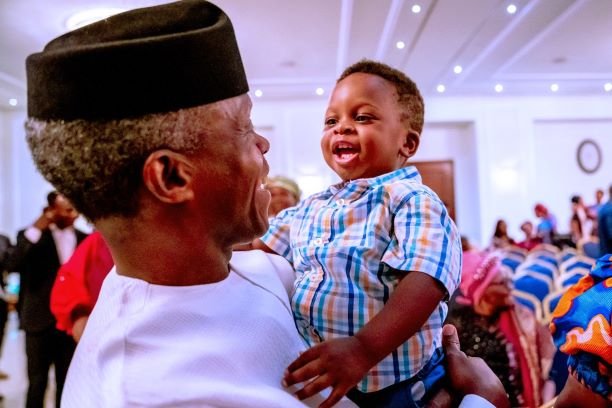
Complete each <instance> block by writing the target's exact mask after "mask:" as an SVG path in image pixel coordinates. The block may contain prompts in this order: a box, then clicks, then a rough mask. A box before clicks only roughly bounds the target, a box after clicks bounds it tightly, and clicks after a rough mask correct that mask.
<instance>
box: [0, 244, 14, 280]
mask: <svg viewBox="0 0 612 408" xmlns="http://www.w3.org/2000/svg"><path fill="white" fill-rule="evenodd" d="M12 250H13V245H12V244H11V240H10V238H9V237H7V236H4V235H0V273H1V272H2V271H4V270H7V269H8V260H9V257H10V255H11V253H12Z"/></svg>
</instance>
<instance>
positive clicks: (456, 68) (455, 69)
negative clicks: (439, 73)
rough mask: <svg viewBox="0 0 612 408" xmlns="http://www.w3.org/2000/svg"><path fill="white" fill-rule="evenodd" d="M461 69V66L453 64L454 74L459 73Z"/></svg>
mask: <svg viewBox="0 0 612 408" xmlns="http://www.w3.org/2000/svg"><path fill="white" fill-rule="evenodd" d="M462 71H463V67H462V66H461V65H455V67H454V68H453V72H454V73H455V74H460V73H461V72H462Z"/></svg>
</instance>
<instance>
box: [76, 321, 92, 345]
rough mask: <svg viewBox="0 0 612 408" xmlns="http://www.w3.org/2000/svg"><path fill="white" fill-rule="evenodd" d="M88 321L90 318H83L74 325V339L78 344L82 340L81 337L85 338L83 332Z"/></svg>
mask: <svg viewBox="0 0 612 408" xmlns="http://www.w3.org/2000/svg"><path fill="white" fill-rule="evenodd" d="M87 320H89V316H81V317H79V318H78V319H76V320H75V321H74V323H73V324H72V338H73V339H74V341H76V342H77V343H78V342H79V340H81V336H83V331H84V330H85V326H86V325H87Z"/></svg>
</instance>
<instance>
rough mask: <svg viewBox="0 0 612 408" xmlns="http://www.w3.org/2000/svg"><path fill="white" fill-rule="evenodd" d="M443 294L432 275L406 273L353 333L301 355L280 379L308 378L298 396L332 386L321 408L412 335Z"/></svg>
mask: <svg viewBox="0 0 612 408" xmlns="http://www.w3.org/2000/svg"><path fill="white" fill-rule="evenodd" d="M445 296H446V290H445V289H444V288H443V287H442V285H441V284H440V283H439V282H438V281H437V280H436V279H434V278H433V277H431V276H429V275H427V274H425V273H420V272H411V273H408V274H407V275H406V276H405V277H404V278H403V279H402V280H401V281H400V283H399V284H398V285H397V287H396V288H395V291H394V292H393V294H392V295H391V296H390V298H389V301H388V302H387V304H386V305H385V306H384V307H383V309H382V310H381V311H380V312H379V313H378V314H377V315H376V316H374V317H373V318H372V320H370V321H369V322H368V323H367V324H366V325H365V326H363V327H362V328H361V330H359V331H358V332H357V333H356V334H355V335H354V336H352V337H346V338H338V339H332V340H329V341H325V342H323V343H321V344H318V345H316V346H314V347H312V348H310V349H309V350H307V351H306V352H304V353H303V354H301V355H300V357H298V358H297V359H296V360H295V361H294V362H293V363H291V364H290V365H289V367H288V369H287V371H286V372H285V376H284V382H285V383H286V385H292V384H296V383H300V382H307V385H306V386H304V388H302V389H301V390H299V391H298V392H297V393H296V395H297V397H298V398H300V399H304V398H308V397H310V396H312V395H314V394H316V393H318V392H320V391H321V390H323V389H325V388H327V387H330V386H331V387H333V390H332V392H331V394H330V396H329V397H328V398H327V399H326V400H325V401H324V402H323V404H321V408H324V407H331V406H333V405H334V404H335V403H336V402H337V401H339V400H340V398H342V396H344V395H345V394H346V393H347V392H348V391H349V390H350V389H351V388H352V387H354V386H355V385H356V384H357V383H358V382H359V381H360V380H361V379H362V378H363V377H364V376H365V375H366V374H367V372H368V371H369V370H370V369H371V368H372V367H373V366H374V365H376V363H378V362H379V361H381V360H382V359H383V358H384V357H386V356H387V355H389V354H391V352H393V351H394V350H395V349H397V348H398V347H399V346H400V345H401V344H403V343H405V342H406V341H407V340H408V339H409V338H410V337H412V336H413V335H414V334H415V333H416V332H417V331H418V330H419V329H420V328H421V327H422V326H423V324H425V322H426V321H427V319H428V318H429V316H430V315H431V314H432V313H433V311H434V310H435V308H436V307H437V306H438V304H439V303H440V302H441V301H442V300H443V299H444V298H445ZM311 380H312V381H311Z"/></svg>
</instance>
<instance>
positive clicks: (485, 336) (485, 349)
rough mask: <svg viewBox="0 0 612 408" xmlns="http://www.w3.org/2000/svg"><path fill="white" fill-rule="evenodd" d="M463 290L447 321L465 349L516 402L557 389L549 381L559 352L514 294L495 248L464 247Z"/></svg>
mask: <svg viewBox="0 0 612 408" xmlns="http://www.w3.org/2000/svg"><path fill="white" fill-rule="evenodd" d="M459 291H460V293H459V294H458V295H457V296H456V298H455V299H454V301H453V304H452V305H451V307H450V311H449V318H448V320H447V323H450V324H452V325H454V326H455V327H456V328H457V332H458V333H459V340H460V343H461V349H462V350H463V351H464V352H465V354H467V355H468V356H474V357H480V358H482V359H483V360H484V361H485V362H486V363H487V364H488V365H489V367H491V369H492V370H493V372H494V373H495V374H496V375H497V376H498V378H499V379H500V380H501V382H502V384H503V385H504V388H505V390H506V392H507V393H508V396H509V398H510V403H511V406H513V407H537V406H538V405H539V404H541V403H542V402H545V401H547V400H548V399H550V398H552V397H553V395H554V386H553V387H552V388H551V387H550V385H548V384H552V383H551V382H549V381H547V379H548V373H549V370H550V366H551V363H552V357H553V355H554V345H553V342H552V338H551V335H550V333H549V332H548V329H547V328H546V327H545V326H543V325H541V324H539V323H538V322H537V320H536V318H535V316H534V315H533V313H532V312H531V311H530V310H528V309H527V308H525V307H523V306H521V305H519V304H515V303H514V301H513V300H512V297H511V291H512V284H511V278H510V277H508V276H505V275H504V273H503V272H502V270H501V269H500V260H499V258H498V257H497V256H496V255H495V254H486V253H484V252H464V253H463V266H462V276H461V285H460V288H459Z"/></svg>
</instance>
